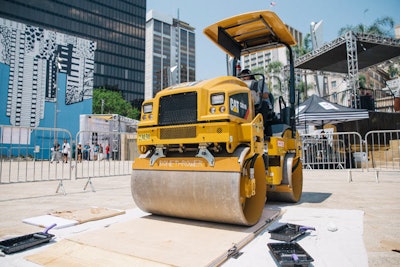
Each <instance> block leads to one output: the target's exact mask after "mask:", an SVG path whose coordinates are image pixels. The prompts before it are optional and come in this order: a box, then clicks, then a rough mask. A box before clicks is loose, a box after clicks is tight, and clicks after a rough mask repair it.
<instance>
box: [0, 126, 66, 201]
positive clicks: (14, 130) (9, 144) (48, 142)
mask: <svg viewBox="0 0 400 267" xmlns="http://www.w3.org/2000/svg"><path fill="white" fill-rule="evenodd" d="M64 140H66V142H67V143H69V144H70V143H71V141H72V138H71V133H70V132H69V131H67V130H65V129H58V128H56V129H54V128H34V127H15V126H6V125H0V184H4V183H22V182H39V181H53V180H54V181H59V185H58V187H57V192H58V191H59V190H60V189H62V190H63V192H64V193H65V191H64V187H63V183H62V181H63V180H66V179H71V177H72V176H71V174H72V172H71V162H70V161H69V162H68V163H65V164H63V163H61V161H62V159H61V151H59V152H54V151H53V150H54V145H55V143H58V144H60V149H61V147H62V144H63V141H64ZM56 153H58V154H59V156H57V158H58V159H59V162H60V163H59V164H57V163H56V162H54V163H53V162H52V161H51V159H52V156H53V155H55V154H56Z"/></svg>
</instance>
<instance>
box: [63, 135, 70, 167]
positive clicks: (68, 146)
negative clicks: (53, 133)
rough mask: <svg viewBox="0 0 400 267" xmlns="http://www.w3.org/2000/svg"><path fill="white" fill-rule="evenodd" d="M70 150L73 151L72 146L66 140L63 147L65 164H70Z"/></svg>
mask: <svg viewBox="0 0 400 267" xmlns="http://www.w3.org/2000/svg"><path fill="white" fill-rule="evenodd" d="M70 150H71V146H70V145H69V143H68V142H67V139H64V144H63V146H62V154H63V157H64V159H63V160H64V163H68V155H69V151H70Z"/></svg>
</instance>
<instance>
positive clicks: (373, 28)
mask: <svg viewBox="0 0 400 267" xmlns="http://www.w3.org/2000/svg"><path fill="white" fill-rule="evenodd" d="M393 27H394V20H393V18H391V17H382V18H378V19H376V20H375V21H374V22H373V23H372V24H371V25H370V26H368V25H364V24H358V25H356V26H352V25H347V26H345V27H342V28H340V29H339V33H338V34H339V36H342V35H343V34H345V33H346V32H348V31H352V32H355V33H364V34H374V35H379V36H386V37H393Z"/></svg>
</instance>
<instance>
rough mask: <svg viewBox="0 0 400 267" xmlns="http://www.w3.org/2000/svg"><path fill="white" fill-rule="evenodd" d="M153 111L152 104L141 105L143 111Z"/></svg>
mask: <svg viewBox="0 0 400 267" xmlns="http://www.w3.org/2000/svg"><path fill="white" fill-rule="evenodd" d="M152 111H153V104H146V105H144V106H143V113H151V112H152Z"/></svg>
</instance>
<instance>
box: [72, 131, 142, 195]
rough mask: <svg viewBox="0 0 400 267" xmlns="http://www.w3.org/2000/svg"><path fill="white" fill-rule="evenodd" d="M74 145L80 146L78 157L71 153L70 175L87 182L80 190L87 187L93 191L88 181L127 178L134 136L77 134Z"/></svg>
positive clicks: (134, 146) (132, 154)
mask: <svg viewBox="0 0 400 267" xmlns="http://www.w3.org/2000/svg"><path fill="white" fill-rule="evenodd" d="M75 144H77V145H79V144H81V146H82V154H81V155H78V153H77V149H75V153H74V159H75V172H74V173H75V178H76V179H87V182H86V185H85V187H84V190H86V189H87V186H88V185H90V186H91V189H92V191H95V189H94V186H93V182H92V178H98V177H109V176H119V175H129V174H131V172H132V162H133V160H134V158H135V157H136V155H137V150H136V134H135V133H128V132H115V131H111V132H101V131H80V132H78V133H77V134H76V138H75ZM107 146H108V149H107V151H108V155H107V153H106V148H107Z"/></svg>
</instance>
